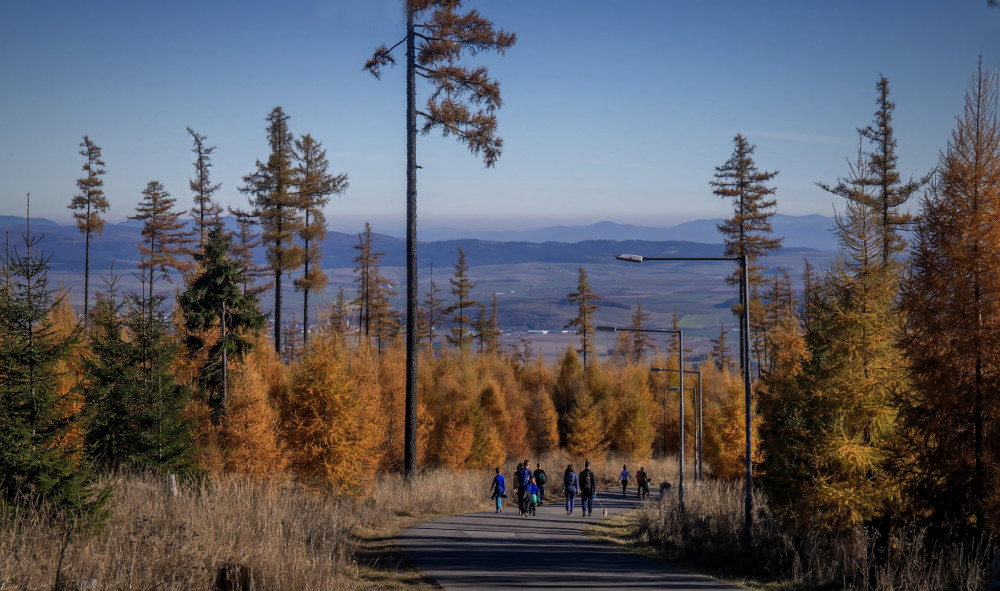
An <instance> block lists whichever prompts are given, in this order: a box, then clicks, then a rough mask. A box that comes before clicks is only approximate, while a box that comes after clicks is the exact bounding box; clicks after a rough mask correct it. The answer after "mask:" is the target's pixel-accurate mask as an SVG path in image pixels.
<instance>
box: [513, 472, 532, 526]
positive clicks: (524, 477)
mask: <svg viewBox="0 0 1000 591" xmlns="http://www.w3.org/2000/svg"><path fill="white" fill-rule="evenodd" d="M515 482H517V508H518V511H519V512H520V514H521V517H527V516H528V499H529V498H530V495H528V483H529V482H531V468H530V467H529V464H528V460H525V461H524V463H521V464H518V465H517V477H516V479H515Z"/></svg>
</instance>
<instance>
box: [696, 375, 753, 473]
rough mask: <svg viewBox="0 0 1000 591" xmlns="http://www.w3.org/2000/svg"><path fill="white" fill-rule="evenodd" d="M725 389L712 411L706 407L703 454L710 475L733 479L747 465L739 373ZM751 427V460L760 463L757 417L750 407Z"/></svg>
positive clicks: (741, 383) (730, 380) (742, 398)
mask: <svg viewBox="0 0 1000 591" xmlns="http://www.w3.org/2000/svg"><path fill="white" fill-rule="evenodd" d="M725 392H726V394H725V397H724V398H723V399H722V400H721V401H720V402H719V403H718V405H717V406H716V408H714V409H712V411H711V412H709V411H708V407H707V406H706V416H705V436H704V438H703V442H704V446H705V456H704V457H705V462H706V463H708V465H709V466H710V467H711V469H712V473H713V474H715V475H716V476H718V477H720V478H728V479H733V478H740V477H742V476H743V475H744V474H745V467H746V465H745V462H746V428H745V424H746V410H745V409H746V405H745V401H744V396H743V395H744V393H743V382H742V381H741V379H740V378H739V376H736V375H731V376H730V379H729V381H728V384H726V389H725ZM754 406H756V404H754ZM750 428H751V429H752V432H751V436H752V440H751V443H752V447H751V454H752V458H753V463H754V464H759V463H760V462H761V460H762V459H763V456H762V453H761V447H760V437H759V436H758V433H759V432H760V416H759V415H758V414H757V412H756V408H754V409H752V414H751V425H750Z"/></svg>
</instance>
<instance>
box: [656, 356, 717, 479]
mask: <svg viewBox="0 0 1000 591" xmlns="http://www.w3.org/2000/svg"><path fill="white" fill-rule="evenodd" d="M649 371H652V372H654V373H659V372H673V373H680V370H678V369H673V368H670V367H651V368H649ZM684 373H691V374H697V375H698V429H697V433H698V436H697V437H696V438H695V444H694V446H695V453H696V454H697V458H698V459H697V460H695V464H694V475H695V480H698V481H699V482H700V481H702V480H704V473H703V472H702V445H701V442H702V437H701V435H702V433H703V431H704V423H703V420H702V418H703V415H704V413H703V412H702V409H704V407H705V398H704V397H703V396H702V393H701V371H695V370H691V369H685V370H684ZM676 389H677V388H671V390H676ZM688 390H691V391H692V392H694V391H695V389H694V388H688ZM664 414H666V413H664ZM664 432H666V428H665V427H664Z"/></svg>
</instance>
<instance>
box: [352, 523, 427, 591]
mask: <svg viewBox="0 0 1000 591" xmlns="http://www.w3.org/2000/svg"><path fill="white" fill-rule="evenodd" d="M441 516H443V515H442V514H427V515H396V516H394V517H392V518H390V519H389V520H388V521H387V522H385V523H382V524H380V525H379V526H377V527H357V528H355V531H354V532H352V534H351V535H352V537H353V538H354V540H355V543H356V544H357V547H356V549H355V551H354V553H353V555H352V556H351V563H352V564H353V566H354V567H355V572H354V573H352V575H351V578H352V579H354V581H355V583H356V584H358V585H359V587H361V588H365V589H413V590H418V591H423V590H425V589H441V586H440V585H438V584H437V583H436V582H435V581H434V580H433V579H431V578H430V577H428V576H427V575H425V574H424V573H423V572H421V571H420V570H419V569H417V568H416V566H414V565H413V563H412V562H410V560H409V558H407V556H406V554H405V553H404V552H403V549H402V548H400V546H399V542H398V536H399V532H401V531H402V530H404V529H406V528H408V527H411V526H414V525H416V524H418V523H421V522H423V521H427V520H430V519H435V518H437V517H441Z"/></svg>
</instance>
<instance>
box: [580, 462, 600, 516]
mask: <svg viewBox="0 0 1000 591" xmlns="http://www.w3.org/2000/svg"><path fill="white" fill-rule="evenodd" d="M579 480H580V509H581V510H583V516H584V517H587V516H588V515H593V514H594V495H596V494H597V477H596V476H594V472H593V471H592V470H591V469H590V462H585V463H584V465H583V470H581V471H580V478H579Z"/></svg>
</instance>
